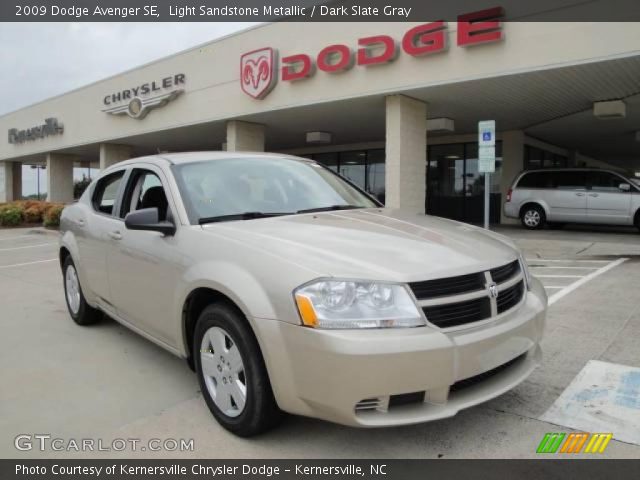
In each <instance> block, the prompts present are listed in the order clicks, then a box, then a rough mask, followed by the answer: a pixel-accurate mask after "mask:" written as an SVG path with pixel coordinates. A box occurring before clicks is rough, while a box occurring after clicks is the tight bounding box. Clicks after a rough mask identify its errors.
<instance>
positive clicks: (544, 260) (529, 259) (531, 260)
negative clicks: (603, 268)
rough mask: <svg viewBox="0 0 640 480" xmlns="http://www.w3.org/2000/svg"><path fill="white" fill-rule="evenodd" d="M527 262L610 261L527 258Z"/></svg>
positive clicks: (605, 261) (602, 261)
mask: <svg viewBox="0 0 640 480" xmlns="http://www.w3.org/2000/svg"><path fill="white" fill-rule="evenodd" d="M527 262H576V263H587V262H590V263H609V260H569V259H566V260H562V259H557V258H556V259H550V258H527Z"/></svg>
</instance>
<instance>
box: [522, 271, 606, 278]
mask: <svg viewBox="0 0 640 480" xmlns="http://www.w3.org/2000/svg"><path fill="white" fill-rule="evenodd" d="M593 273H596V272H593ZM533 276H534V277H538V278H584V277H585V276H583V275H535V274H534V275H533Z"/></svg>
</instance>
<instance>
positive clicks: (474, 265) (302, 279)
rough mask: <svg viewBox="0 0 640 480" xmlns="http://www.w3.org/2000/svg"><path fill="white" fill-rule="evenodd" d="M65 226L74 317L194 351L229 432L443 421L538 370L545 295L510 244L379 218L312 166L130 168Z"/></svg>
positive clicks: (192, 357)
mask: <svg viewBox="0 0 640 480" xmlns="http://www.w3.org/2000/svg"><path fill="white" fill-rule="evenodd" d="M61 230H62V237H61V244H60V265H61V266H62V270H63V279H64V289H65V297H66V302H67V306H68V308H69V313H70V315H71V317H72V318H73V320H74V321H75V322H76V323H77V324H79V325H89V324H91V323H94V322H96V321H97V320H98V319H99V318H100V316H101V314H102V312H104V313H105V314H107V315H108V316H109V317H112V318H114V319H116V320H117V321H118V322H121V323H122V324H124V325H125V326H127V327H129V328H130V329H132V330H134V331H135V332H137V333H139V334H140V335H143V336H144V337H146V338H148V339H149V340H151V341H153V342H155V343H157V344H158V345H160V346H162V347H164V348H165V349H167V350H169V351H170V352H172V353H174V354H176V355H179V356H180V357H184V358H186V359H187V360H188V361H189V364H190V365H191V366H192V367H193V368H194V369H195V370H196V371H197V375H198V379H199V381H200V385H201V388H202V393H203V396H204V399H205V401H206V402H207V406H208V407H209V409H210V410H211V412H212V413H213V415H214V416H215V418H216V419H217V420H218V422H220V424H221V425H222V426H223V427H224V428H226V429H228V430H230V431H231V432H233V433H235V434H237V435H241V436H249V435H254V434H257V433H259V432H262V431H264V430H266V429H268V428H270V427H273V426H274V425H276V424H277V423H278V421H279V420H280V419H281V417H282V412H289V413H293V414H298V415H307V416H310V417H317V418H321V419H325V420H329V421H332V422H338V423H342V424H345V425H353V426H362V427H379V426H392V425H405V424H411V423H418V422H425V421H430V420H435V419H439V418H444V417H450V416H452V415H454V414H456V413H457V412H458V411H459V410H460V409H463V408H467V407H470V406H472V405H476V404H478V403H481V402H484V401H486V400H489V399H491V398H493V397H496V396H498V395H500V394H502V393H504V392H506V391H507V390H509V389H511V388H513V387H514V386H515V385H517V384H518V383H520V382H522V381H523V380H524V379H525V378H526V377H527V376H528V375H529V374H530V373H531V371H532V370H533V369H534V368H535V367H536V366H537V365H538V363H539V362H540V347H539V342H540V338H541V335H542V331H543V327H544V323H545V314H546V308H547V298H546V295H545V292H544V288H543V287H542V286H541V284H540V283H539V282H538V281H537V280H536V279H534V278H532V277H531V276H530V275H529V272H528V270H527V265H526V263H525V262H524V259H523V257H522V255H521V254H520V253H519V251H518V249H517V248H516V247H515V246H514V245H513V244H512V243H511V242H510V241H509V240H508V239H506V238H504V237H502V236H500V235H497V234H494V233H491V232H489V231H486V230H483V229H480V228H476V227H473V226H470V225H465V224H462V223H457V222H454V221H450V220H445V219H441V218H434V217H428V216H424V215H417V214H412V213H409V212H403V211H401V210H395V209H388V208H384V207H383V206H382V205H380V204H379V203H378V202H377V201H376V200H374V199H372V198H371V197H369V196H368V195H367V194H366V193H364V192H363V191H361V190H360V189H358V188H357V187H356V186H354V185H353V184H352V183H350V182H348V181H347V180H345V179H344V178H342V177H340V176H339V175H337V174H335V173H333V172H332V171H331V170H329V169H328V168H326V167H324V166H322V165H320V164H318V163H316V162H314V161H312V160H308V159H304V158H297V157H292V156H286V155H274V154H262V153H230V152H199V153H182V154H166V155H155V156H150V157H143V158H137V159H133V160H128V161H125V162H121V163H118V164H116V165H113V166H111V167H109V168H107V169H106V170H104V171H103V172H102V173H101V175H100V177H99V178H97V179H96V180H95V181H94V182H93V183H92V184H91V185H90V187H89V188H88V189H87V190H86V191H85V193H84V194H83V195H82V198H80V200H79V201H78V202H77V203H75V204H73V205H70V206H68V207H67V208H65V209H64V211H63V213H62V219H61Z"/></svg>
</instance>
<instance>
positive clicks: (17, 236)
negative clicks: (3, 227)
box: [0, 235, 37, 242]
mask: <svg viewBox="0 0 640 480" xmlns="http://www.w3.org/2000/svg"><path fill="white" fill-rule="evenodd" d="M27 237H31V238H36V237H37V236H36V235H16V236H13V237H7V238H0V242H4V241H6V240H14V239H16V238H27Z"/></svg>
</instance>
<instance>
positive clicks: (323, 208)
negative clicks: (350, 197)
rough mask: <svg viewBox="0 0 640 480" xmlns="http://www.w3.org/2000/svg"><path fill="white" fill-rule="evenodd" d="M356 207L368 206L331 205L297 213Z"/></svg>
mask: <svg viewBox="0 0 640 480" xmlns="http://www.w3.org/2000/svg"><path fill="white" fill-rule="evenodd" d="M355 208H366V207H361V206H359V205H330V206H328V207H318V208H307V209H305V210H298V211H297V212H296V213H313V212H330V211H331V210H353V209H355Z"/></svg>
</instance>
